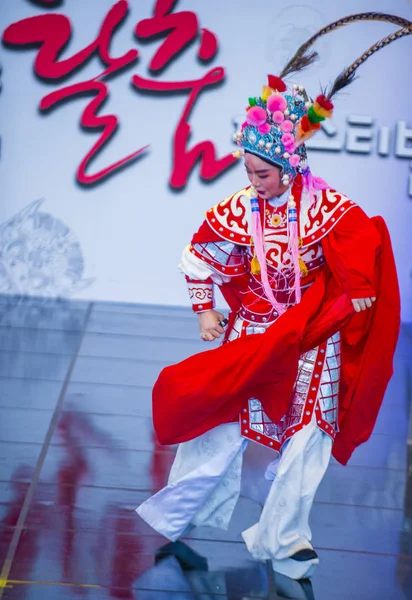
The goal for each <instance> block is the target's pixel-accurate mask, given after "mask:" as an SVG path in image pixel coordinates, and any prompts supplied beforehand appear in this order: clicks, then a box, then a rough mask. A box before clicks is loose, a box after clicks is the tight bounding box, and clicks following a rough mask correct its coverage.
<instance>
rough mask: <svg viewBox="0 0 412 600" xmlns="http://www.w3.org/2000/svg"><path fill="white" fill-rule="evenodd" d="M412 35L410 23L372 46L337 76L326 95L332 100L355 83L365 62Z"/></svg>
mask: <svg viewBox="0 0 412 600" xmlns="http://www.w3.org/2000/svg"><path fill="white" fill-rule="evenodd" d="M411 34H412V23H410V24H409V26H408V27H403V28H402V29H398V31H395V32H394V33H391V34H390V35H388V36H387V37H385V38H383V39H381V40H379V42H377V43H376V44H374V45H373V46H371V47H370V48H369V50H366V52H364V53H363V54H362V56H360V57H359V58H358V59H357V60H355V62H354V63H352V64H351V65H350V67H348V68H347V69H345V70H344V71H342V73H340V74H339V75H338V76H337V78H336V79H335V81H334V82H333V84H332V87H331V89H330V91H329V92H328V93H327V94H326V96H327V98H328V99H329V100H330V99H331V98H332V97H333V96H334V95H335V94H336V93H337V92H339V91H340V90H342V89H343V88H345V87H347V86H348V85H350V84H351V83H352V82H353V80H354V79H355V78H356V77H355V75H356V71H357V69H358V68H359V67H360V66H361V65H362V64H363V63H364V62H365V61H367V60H368V58H370V57H371V56H372V54H375V53H376V52H379V50H382V49H383V48H385V47H386V46H389V44H392V42H396V40H399V39H401V38H402V37H405V36H406V35H411Z"/></svg>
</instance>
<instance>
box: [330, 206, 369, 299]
mask: <svg viewBox="0 0 412 600" xmlns="http://www.w3.org/2000/svg"><path fill="white" fill-rule="evenodd" d="M322 247H323V252H324V254H325V260H326V262H327V264H328V266H329V268H330V270H331V271H332V273H333V275H334V277H335V278H336V280H337V281H339V282H340V284H341V286H342V288H343V290H344V291H345V292H346V293H347V294H348V295H349V297H350V298H351V299H354V298H370V297H373V296H376V291H375V288H374V276H375V264H376V259H377V254H378V251H379V248H380V237H379V233H378V231H377V229H376V227H375V226H374V224H373V222H372V221H371V219H370V218H369V217H368V216H367V215H366V214H365V213H364V212H363V210H362V209H361V208H360V207H359V206H355V207H354V208H352V209H351V210H349V211H348V212H347V213H346V214H345V215H344V216H343V217H342V218H341V219H340V220H339V222H338V223H337V224H336V225H335V227H334V228H333V229H332V230H331V231H330V232H329V233H328V234H327V235H326V236H325V237H324V238H323V240H322Z"/></svg>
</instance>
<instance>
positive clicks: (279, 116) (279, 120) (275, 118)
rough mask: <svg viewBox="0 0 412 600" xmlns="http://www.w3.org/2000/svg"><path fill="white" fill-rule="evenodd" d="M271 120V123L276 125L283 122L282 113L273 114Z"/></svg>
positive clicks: (278, 111)
mask: <svg viewBox="0 0 412 600" xmlns="http://www.w3.org/2000/svg"><path fill="white" fill-rule="evenodd" d="M272 119H273V122H274V123H276V125H280V124H281V123H283V121H284V120H285V116H284V114H283V112H280V110H277V111H276V112H274V113H273V115H272Z"/></svg>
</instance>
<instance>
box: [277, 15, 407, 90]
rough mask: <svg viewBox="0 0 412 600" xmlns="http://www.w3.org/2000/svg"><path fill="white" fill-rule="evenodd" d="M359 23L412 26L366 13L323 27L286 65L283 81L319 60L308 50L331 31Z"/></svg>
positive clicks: (395, 16) (392, 18) (399, 18)
mask: <svg viewBox="0 0 412 600" xmlns="http://www.w3.org/2000/svg"><path fill="white" fill-rule="evenodd" d="M358 21H384V22H386V23H392V24H394V25H398V26H401V27H402V28H404V27H409V26H410V25H412V22H411V21H408V19H404V18H403V17H398V16H397V15H390V14H387V13H379V12H365V13H356V14H353V15H348V16H347V17H343V18H342V19H339V20H338V21H334V22H333V23H330V24H329V25H327V26H326V27H323V28H322V29H320V30H319V31H318V32H317V33H315V34H314V35H313V36H312V37H311V38H309V39H308V40H307V41H306V42H305V43H304V44H302V45H301V46H300V48H298V50H297V51H296V53H295V54H294V56H293V57H292V58H291V59H290V60H289V61H288V63H287V64H286V65H285V67H284V68H283V70H282V72H281V73H280V75H279V77H280V78H281V79H283V77H286V76H287V75H290V74H291V73H296V72H298V71H301V70H302V69H304V68H306V67H308V66H309V65H311V64H313V62H314V61H315V60H316V59H317V58H318V54H317V52H311V53H309V54H308V50H309V48H310V47H311V46H313V44H314V43H315V42H316V41H317V40H318V39H319V38H320V37H322V36H323V35H326V34H327V33H330V32H331V31H334V30H335V29H339V28H340V27H344V26H346V25H349V24H350V23H356V22H358Z"/></svg>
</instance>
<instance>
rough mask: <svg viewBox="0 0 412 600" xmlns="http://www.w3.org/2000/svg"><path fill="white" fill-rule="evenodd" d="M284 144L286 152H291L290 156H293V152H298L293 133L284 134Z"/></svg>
mask: <svg viewBox="0 0 412 600" xmlns="http://www.w3.org/2000/svg"><path fill="white" fill-rule="evenodd" d="M281 139H282V144H283V145H284V147H285V150H286V152H289V154H292V152H294V151H295V150H296V142H295V138H294V137H293V135H292V134H291V133H284V134H283V135H282V138H281Z"/></svg>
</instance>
